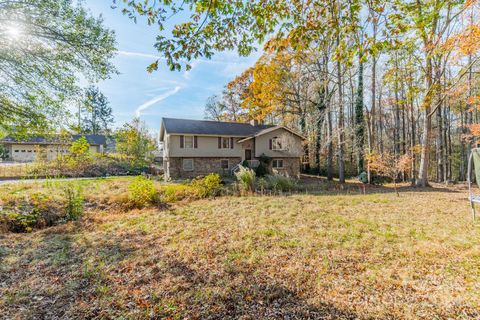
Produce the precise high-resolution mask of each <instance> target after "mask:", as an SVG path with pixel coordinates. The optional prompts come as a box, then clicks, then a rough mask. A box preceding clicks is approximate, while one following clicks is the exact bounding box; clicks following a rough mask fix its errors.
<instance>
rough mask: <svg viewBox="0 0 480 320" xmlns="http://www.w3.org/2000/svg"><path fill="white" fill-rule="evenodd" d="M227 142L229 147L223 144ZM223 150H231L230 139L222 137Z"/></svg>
mask: <svg viewBox="0 0 480 320" xmlns="http://www.w3.org/2000/svg"><path fill="white" fill-rule="evenodd" d="M225 140H226V141H227V146H226V147H225V145H224V144H223V142H224V141H225ZM221 146H222V149H230V147H231V146H230V137H222V143H221Z"/></svg>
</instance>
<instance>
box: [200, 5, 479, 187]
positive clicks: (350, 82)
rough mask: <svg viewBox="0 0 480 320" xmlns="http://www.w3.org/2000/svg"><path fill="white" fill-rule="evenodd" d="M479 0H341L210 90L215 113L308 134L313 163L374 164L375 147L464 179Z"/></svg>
mask: <svg viewBox="0 0 480 320" xmlns="http://www.w3.org/2000/svg"><path fill="white" fill-rule="evenodd" d="M478 8H479V7H478V4H477V3H474V2H467V3H464V2H462V1H417V2H405V1H402V2H400V1H389V2H384V1H357V2H353V3H352V2H346V1H345V2H343V1H334V2H330V3H329V4H328V5H324V6H323V7H320V6H315V5H314V6H312V7H308V6H307V7H305V6H304V7H303V10H306V9H310V10H309V11H304V12H302V13H301V15H302V19H303V21H304V25H298V26H295V27H294V28H292V29H291V30H290V31H289V33H287V34H281V32H280V33H279V34H278V35H277V36H276V37H274V38H272V39H271V40H269V41H268V42H267V43H266V45H265V48H264V53H263V55H262V57H261V58H260V59H259V60H258V61H257V63H256V64H255V65H254V66H253V67H251V68H249V69H248V70H245V72H244V73H243V74H241V75H239V76H238V77H236V78H235V79H234V80H233V81H232V82H230V83H229V84H228V85H227V86H226V87H225V90H224V92H223V93H222V94H221V95H220V96H215V97H212V98H210V99H209V101H208V102H207V105H206V117H208V118H213V119H217V120H233V121H238V120H239V119H242V118H248V117H252V116H253V117H255V118H257V119H259V120H264V121H265V122H267V123H275V124H282V125H287V126H290V127H294V128H297V129H298V130H299V131H300V132H301V133H302V134H304V135H305V136H307V137H308V145H307V147H306V154H307V159H306V161H307V162H308V168H307V169H308V170H309V171H311V172H315V173H317V172H319V173H322V174H325V175H327V176H328V177H329V179H332V178H333V176H338V177H339V179H340V181H344V179H345V176H346V175H347V176H354V175H358V174H360V173H361V172H363V171H369V170H368V169H369V168H368V167H369V166H368V163H369V161H367V160H368V159H375V158H376V157H375V155H380V157H382V155H385V156H390V155H393V156H394V157H395V158H397V159H400V157H401V156H403V155H407V156H408V157H409V159H410V161H411V163H410V165H409V166H408V168H409V169H408V171H407V172H403V174H401V178H402V179H403V180H412V181H413V180H415V178H416V184H417V185H420V186H425V185H427V184H428V179H429V178H430V179H433V180H436V181H438V182H444V181H451V180H460V181H464V180H465V179H466V169H467V157H468V154H469V151H470V149H471V148H472V146H474V143H475V136H477V135H478V133H480V130H479V125H478V122H479V115H478V103H479V101H480V100H479V99H480V96H479V73H478V49H479V47H480V25H479V23H478V18H479V17H478V16H479V14H478V13H479V12H478Z"/></svg>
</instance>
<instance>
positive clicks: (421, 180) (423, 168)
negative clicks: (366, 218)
mask: <svg viewBox="0 0 480 320" xmlns="http://www.w3.org/2000/svg"><path fill="white" fill-rule="evenodd" d="M425 78H426V79H425V80H426V83H427V88H428V89H427V90H432V86H433V80H432V58H431V57H429V56H428V53H427V57H426V75H425ZM431 101H432V92H429V93H428V94H427V95H426V96H425V98H424V101H423V108H424V116H425V118H424V121H423V135H422V151H421V153H420V168H419V171H418V179H417V183H416V185H417V186H419V187H426V186H428V164H429V158H430V138H431V134H432V115H431V114H430V111H431V108H432V106H431V104H432V103H431Z"/></svg>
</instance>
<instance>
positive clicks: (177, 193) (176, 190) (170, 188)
mask: <svg viewBox="0 0 480 320" xmlns="http://www.w3.org/2000/svg"><path fill="white" fill-rule="evenodd" d="M160 193H161V199H162V201H163V202H165V203H173V202H177V201H181V200H183V199H188V198H191V197H192V196H193V194H194V190H193V188H192V186H190V185H188V184H168V185H166V186H163V187H162V188H161V190H160Z"/></svg>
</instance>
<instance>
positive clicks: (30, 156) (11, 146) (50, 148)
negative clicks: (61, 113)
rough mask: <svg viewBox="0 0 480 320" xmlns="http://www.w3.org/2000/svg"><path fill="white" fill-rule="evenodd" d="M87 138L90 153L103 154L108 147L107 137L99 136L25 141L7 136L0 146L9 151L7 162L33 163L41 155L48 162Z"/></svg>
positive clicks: (55, 136)
mask: <svg viewBox="0 0 480 320" xmlns="http://www.w3.org/2000/svg"><path fill="white" fill-rule="evenodd" d="M81 137H85V138H86V139H87V142H88V144H90V152H92V153H103V152H104V150H105V146H106V137H105V136H104V135H97V134H84V135H71V136H68V137H61V136H60V135H51V136H28V137H25V138H24V139H20V138H18V139H17V138H14V137H11V136H7V137H5V138H4V139H1V140H0V144H2V145H4V146H5V147H6V149H7V153H8V158H7V159H6V160H9V161H15V162H32V161H35V160H36V159H38V157H39V156H40V154H42V155H44V157H45V158H46V159H47V160H53V159H56V158H57V157H58V156H60V155H66V154H68V153H69V152H70V151H69V150H70V146H71V144H72V142H73V141H76V140H78V139H80V138H81Z"/></svg>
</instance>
